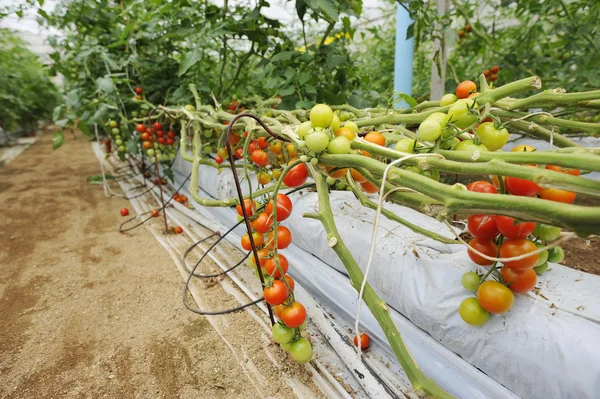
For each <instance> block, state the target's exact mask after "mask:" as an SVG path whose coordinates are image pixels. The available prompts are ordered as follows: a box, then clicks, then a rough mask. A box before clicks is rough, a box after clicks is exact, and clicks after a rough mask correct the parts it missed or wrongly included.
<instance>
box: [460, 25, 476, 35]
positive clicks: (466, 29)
mask: <svg viewBox="0 0 600 399" xmlns="http://www.w3.org/2000/svg"><path fill="white" fill-rule="evenodd" d="M472 30H473V28H472V27H471V25H469V24H467V25H465V27H464V28H462V29H460V30H459V31H458V37H459V38H460V39H462V38H463V37H465V35H467V34H468V33H471V31H472Z"/></svg>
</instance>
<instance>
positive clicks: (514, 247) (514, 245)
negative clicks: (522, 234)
mask: <svg viewBox="0 0 600 399" xmlns="http://www.w3.org/2000/svg"><path fill="white" fill-rule="evenodd" d="M537 249H538V248H537V247H536V246H535V244H534V243H532V242H531V241H529V240H525V239H523V238H519V239H516V240H506V241H504V242H503V243H502V245H501V246H500V257H501V258H513V257H515V256H520V255H524V254H528V253H530V252H534V251H536V250H537ZM539 257H540V255H539V254H535V255H531V256H528V257H526V258H524V259H520V260H513V261H508V262H503V263H504V266H506V267H508V268H509V269H513V270H517V271H522V270H528V269H531V268H533V267H534V266H535V265H536V263H537V261H538V259H539Z"/></svg>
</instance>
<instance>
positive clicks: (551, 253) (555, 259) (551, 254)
mask: <svg viewBox="0 0 600 399" xmlns="http://www.w3.org/2000/svg"><path fill="white" fill-rule="evenodd" d="M563 260H565V251H563V249H562V248H561V247H554V248H550V249H549V250H548V262H550V263H560V262H562V261H563Z"/></svg>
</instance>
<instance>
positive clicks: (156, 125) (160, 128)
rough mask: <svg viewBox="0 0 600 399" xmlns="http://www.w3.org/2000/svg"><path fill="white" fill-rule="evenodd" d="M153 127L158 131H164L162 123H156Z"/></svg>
mask: <svg viewBox="0 0 600 399" xmlns="http://www.w3.org/2000/svg"><path fill="white" fill-rule="evenodd" d="M153 127H154V129H156V130H162V123H160V122H154V125H153Z"/></svg>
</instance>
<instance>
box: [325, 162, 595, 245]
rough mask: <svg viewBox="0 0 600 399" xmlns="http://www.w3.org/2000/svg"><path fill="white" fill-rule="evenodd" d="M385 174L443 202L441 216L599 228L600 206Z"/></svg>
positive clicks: (380, 168)
mask: <svg viewBox="0 0 600 399" xmlns="http://www.w3.org/2000/svg"><path fill="white" fill-rule="evenodd" d="M320 161H321V162H322V163H323V164H324V165H328V166H338V167H352V168H365V169H368V170H370V171H371V172H373V174H374V175H377V176H382V175H383V172H384V170H385V168H386V165H385V164H383V163H382V162H379V161H377V160H375V159H372V158H368V157H364V156H359V155H322V156H321V157H320ZM388 176H389V182H390V183H391V184H393V185H395V186H398V187H408V188H411V189H413V190H415V191H417V192H419V193H422V194H424V195H426V196H428V197H431V198H433V199H434V200H437V201H439V202H440V203H442V204H443V205H445V208H444V207H442V209H440V207H439V206H437V207H435V208H434V209H435V210H436V213H437V216H438V217H440V218H447V217H449V216H450V215H453V214H499V215H506V216H511V217H514V218H517V219H519V220H527V221H533V222H541V223H546V224H550V225H554V226H559V227H564V228H567V229H569V230H571V231H575V232H577V233H578V234H580V235H582V236H587V235H590V234H598V233H599V232H600V207H584V206H578V205H568V204H563V203H559V202H553V201H547V200H543V199H538V198H530V197H520V196H515V195H500V194H485V193H478V192H472V191H468V190H466V189H465V188H464V186H462V185H453V186H449V185H447V184H443V183H439V182H437V181H434V180H432V179H429V178H427V177H425V176H422V175H420V174H417V173H414V172H411V171H409V170H405V169H400V168H393V169H392V170H390V172H389V174H388ZM392 199H393V197H392Z"/></svg>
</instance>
